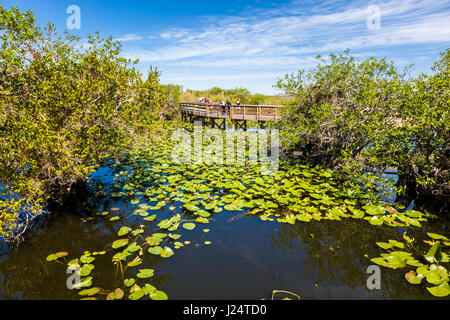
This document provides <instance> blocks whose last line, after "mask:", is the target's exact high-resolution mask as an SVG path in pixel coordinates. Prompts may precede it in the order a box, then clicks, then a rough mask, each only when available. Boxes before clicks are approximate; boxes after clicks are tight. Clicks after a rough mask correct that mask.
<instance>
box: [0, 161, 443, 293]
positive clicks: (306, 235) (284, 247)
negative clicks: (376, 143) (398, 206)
mask: <svg viewBox="0 0 450 320" xmlns="http://www.w3.org/2000/svg"><path fill="white" fill-rule="evenodd" d="M93 178H95V179H100V180H103V181H104V182H105V183H107V182H108V181H110V180H111V173H110V172H109V170H108V169H107V168H106V169H105V168H103V169H100V170H99V171H98V172H96V173H95V174H94V175H93ZM90 201H91V203H90V205H89V210H86V209H83V210H80V209H79V208H75V207H74V208H65V209H64V210H62V211H60V212H53V213H52V214H49V215H48V216H47V217H46V218H44V219H41V221H39V222H38V223H37V226H35V228H34V229H33V230H32V232H30V234H29V237H28V238H27V240H26V242H24V243H23V244H22V245H20V246H19V247H17V248H7V247H3V249H2V250H3V251H2V252H1V255H0V299H79V298H80V296H79V295H78V294H77V290H75V289H73V290H69V289H68V288H67V284H66V281H67V278H68V274H67V273H66V263H65V262H64V260H63V261H62V262H58V261H53V262H48V261H46V257H47V256H48V255H49V254H50V253H53V252H59V251H67V252H69V256H80V255H82V254H83V252H84V251H85V250H91V251H100V250H105V249H106V246H107V244H109V243H111V242H112V241H114V240H115V239H117V235H116V234H117V230H118V229H119V227H120V225H124V224H126V225H129V226H132V227H138V226H139V225H140V221H139V219H138V218H137V217H136V215H132V214H131V213H132V212H133V208H132V207H130V204H129V202H126V201H124V200H118V201H115V200H113V199H112V198H109V197H105V198H102V199H101V201H98V200H94V199H90ZM172 205H173V206H174V207H175V209H174V211H170V210H169V209H161V210H159V211H158V218H161V219H163V218H164V217H165V216H167V217H170V216H172V215H173V214H174V213H180V214H182V215H184V214H185V212H184V211H183V210H182V208H181V206H180V204H179V203H173V204H172ZM113 207H117V208H120V211H118V214H119V216H120V221H118V222H117V223H112V222H110V221H108V219H105V218H104V217H101V216H96V215H95V214H93V213H92V212H98V211H101V210H107V209H109V208H113ZM443 219H444V218H443V217H442V216H441V217H440V218H439V219H434V220H430V221H428V222H426V223H424V225H423V227H422V228H415V227H408V235H409V236H412V237H414V238H416V239H421V238H423V237H424V234H425V233H426V232H436V233H441V234H448V232H449V230H448V226H449V223H448V221H444V220H443ZM210 220H211V221H210V223H209V224H207V225H198V226H197V227H196V228H195V229H194V230H192V231H188V230H183V231H180V232H178V233H181V234H182V238H183V241H184V240H189V241H190V244H188V245H185V246H184V247H181V248H179V249H174V251H175V255H173V256H172V257H170V258H166V259H164V258H161V257H160V256H153V255H149V254H144V255H143V257H142V258H143V264H142V266H145V267H146V268H153V269H154V270H155V275H154V277H152V278H151V283H152V285H154V286H156V287H158V289H160V290H163V291H164V292H165V293H167V295H168V297H169V299H256V300H260V299H270V298H271V294H272V290H274V289H278V290H287V291H291V292H294V293H296V294H298V295H300V296H301V298H302V299H436V298H434V297H433V296H431V295H430V294H429V293H428V292H427V291H426V290H425V289H424V288H423V287H422V286H414V285H411V284H409V283H407V282H406V281H405V278H404V272H401V271H398V270H391V269H385V268H381V288H380V289H372V290H370V289H369V288H368V287H367V285H366V281H367V278H368V277H369V276H370V275H371V274H369V273H367V268H368V266H369V265H372V264H373V263H371V262H370V259H369V258H372V257H376V256H378V255H379V254H380V252H382V250H381V248H379V247H377V246H376V244H375V242H377V241H387V239H401V237H402V234H403V232H404V231H405V230H406V229H404V228H392V227H388V226H384V225H382V226H372V225H370V224H369V223H367V221H365V220H353V219H344V220H342V221H312V222H310V223H299V222H297V223H295V224H293V225H292V224H286V223H284V224H283V223H278V222H276V221H261V220H260V219H258V218H257V217H255V216H243V215H242V214H236V213H232V212H227V211H222V212H220V213H217V214H215V215H214V216H213V217H212V219H210ZM156 224H157V222H156V221H153V222H150V223H148V225H147V226H146V228H149V229H152V228H155V229H157V227H156ZM205 228H208V229H209V230H210V231H209V232H204V231H203V229H205ZM205 241H210V242H211V244H209V245H207V244H205ZM112 254H113V253H112V252H108V253H107V254H106V255H105V256H103V257H102V258H100V257H99V258H97V260H96V262H95V269H94V270H93V271H92V275H93V276H94V278H95V284H96V286H99V287H102V288H105V289H114V288H116V287H122V286H123V277H122V275H121V272H120V270H118V268H116V267H114V266H113V265H112V264H111V256H112ZM65 261H66V262H67V260H65Z"/></svg>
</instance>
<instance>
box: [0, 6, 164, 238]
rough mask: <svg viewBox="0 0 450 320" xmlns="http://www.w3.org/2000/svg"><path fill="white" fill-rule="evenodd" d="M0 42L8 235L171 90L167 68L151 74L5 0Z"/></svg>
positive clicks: (0, 143) (0, 140)
mask: <svg viewBox="0 0 450 320" xmlns="http://www.w3.org/2000/svg"><path fill="white" fill-rule="evenodd" d="M0 43H1V50H0V109H1V110H0V149H1V152H0V185H3V187H2V189H1V190H0V192H1V193H0V236H4V237H9V238H11V237H14V236H17V235H20V234H21V233H22V232H23V231H24V230H26V227H27V225H28V223H29V222H30V221H31V220H32V219H34V218H35V217H36V216H39V215H40V214H42V213H43V212H44V210H45V206H46V204H47V202H48V201H49V199H52V200H54V201H59V202H62V201H64V199H65V197H66V196H67V195H68V194H69V193H71V192H72V191H73V186H75V185H76V184H78V183H83V182H85V181H86V179H87V178H88V176H89V174H90V173H91V172H92V171H93V170H95V168H96V165H97V164H98V162H99V160H101V159H103V158H105V157H107V156H109V155H110V154H112V153H114V154H119V151H120V150H123V149H124V147H125V146H126V145H127V143H130V141H131V140H130V135H129V133H130V132H136V131H139V130H142V127H143V126H145V125H146V124H148V123H149V122H150V121H151V120H152V119H153V118H154V114H155V110H159V108H160V107H161V104H162V103H163V101H165V92H164V91H163V90H162V87H161V86H160V84H159V73H157V72H155V71H153V70H150V72H149V76H148V79H147V80H146V81H143V80H142V79H141V74H140V73H139V72H137V71H136V70H135V68H134V67H133V65H134V63H132V62H131V61H130V60H128V59H124V58H122V57H120V51H121V46H120V43H118V42H113V41H112V40H111V38H108V39H103V38H101V37H100V36H99V35H98V34H95V35H91V36H89V37H88V39H87V44H82V42H81V39H79V38H77V37H73V36H71V35H69V34H67V33H66V34H65V36H64V37H61V36H57V35H56V31H55V29H54V27H53V25H51V24H48V25H47V27H46V28H44V29H41V28H40V27H39V26H38V25H36V23H35V19H34V17H33V14H32V12H31V11H26V12H24V13H22V12H20V11H19V10H18V9H17V8H11V9H5V8H3V6H1V5H0Z"/></svg>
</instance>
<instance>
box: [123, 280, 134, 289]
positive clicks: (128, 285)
mask: <svg viewBox="0 0 450 320" xmlns="http://www.w3.org/2000/svg"><path fill="white" fill-rule="evenodd" d="M135 282H136V280H134V279H133V278H130V279H125V280H123V284H124V285H125V286H127V287H131V286H132V285H133V284H134V283H135Z"/></svg>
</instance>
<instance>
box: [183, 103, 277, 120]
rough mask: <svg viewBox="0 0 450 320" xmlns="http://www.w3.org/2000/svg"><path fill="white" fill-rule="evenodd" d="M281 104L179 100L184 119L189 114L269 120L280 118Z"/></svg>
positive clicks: (203, 116) (206, 116)
mask: <svg viewBox="0 0 450 320" xmlns="http://www.w3.org/2000/svg"><path fill="white" fill-rule="evenodd" d="M281 107H282V106H266V105H246V104H244V105H231V106H226V105H225V106H224V105H220V104H217V103H214V104H208V103H202V102H185V101H183V102H180V111H181V114H182V115H184V117H183V118H184V119H186V118H187V117H189V116H196V117H202V118H212V119H231V120H243V121H247V120H256V121H269V120H278V119H280V118H281V112H280V108H281Z"/></svg>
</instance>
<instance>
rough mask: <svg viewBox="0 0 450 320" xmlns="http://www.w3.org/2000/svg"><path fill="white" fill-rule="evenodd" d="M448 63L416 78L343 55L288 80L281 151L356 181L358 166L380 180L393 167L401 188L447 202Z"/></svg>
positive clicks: (445, 59) (445, 58) (283, 82)
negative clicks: (379, 175)
mask: <svg viewBox="0 0 450 320" xmlns="http://www.w3.org/2000/svg"><path fill="white" fill-rule="evenodd" d="M449 56H450V51H449V50H447V51H446V52H444V53H442V55H441V59H440V61H439V62H437V63H436V65H435V67H434V68H433V71H434V74H432V75H430V76H427V75H421V76H420V77H418V78H416V79H407V78H406V76H405V75H406V74H407V71H408V70H405V71H404V72H398V71H397V70H396V68H395V67H394V65H393V63H392V62H388V61H386V60H385V59H376V58H373V57H372V58H369V59H366V60H362V61H359V60H356V59H355V58H354V57H352V56H351V55H350V54H349V52H348V51H347V52H345V53H343V54H339V55H331V56H330V59H329V60H324V62H323V63H319V64H318V65H317V66H316V67H315V68H314V69H313V70H312V71H310V72H309V73H306V72H305V71H303V70H300V71H299V72H298V74H288V75H286V76H285V77H284V78H282V79H279V81H278V83H277V87H278V88H281V89H283V90H285V92H286V94H287V95H289V96H290V97H292V99H291V100H290V101H289V102H288V103H286V108H285V111H286V112H285V116H284V118H283V121H282V122H281V128H283V134H282V139H283V144H284V146H285V147H286V148H288V149H302V151H303V154H304V155H305V156H306V157H308V158H309V159H312V160H314V161H315V162H317V163H321V164H324V165H326V166H328V167H331V168H335V169H338V168H339V169H345V170H346V171H347V172H348V173H351V174H356V175H357V176H358V175H359V176H360V177H361V175H360V173H361V172H362V170H363V166H361V163H363V164H364V165H365V166H368V167H370V168H373V169H376V170H377V172H379V173H382V172H383V171H384V170H385V169H386V168H389V167H396V168H397V169H398V173H399V176H400V179H399V186H400V187H406V190H408V191H411V192H413V193H414V194H416V193H421V194H424V193H426V191H427V190H428V191H433V192H434V195H439V196H441V197H443V198H444V199H447V200H448V196H449V175H450V171H449V161H450V160H449V149H448V146H449V145H450V130H449V126H450V121H449V108H448V103H449V101H450V100H449V97H450V96H449V93H450V91H449V88H450V86H449ZM319 58H320V57H319Z"/></svg>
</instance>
